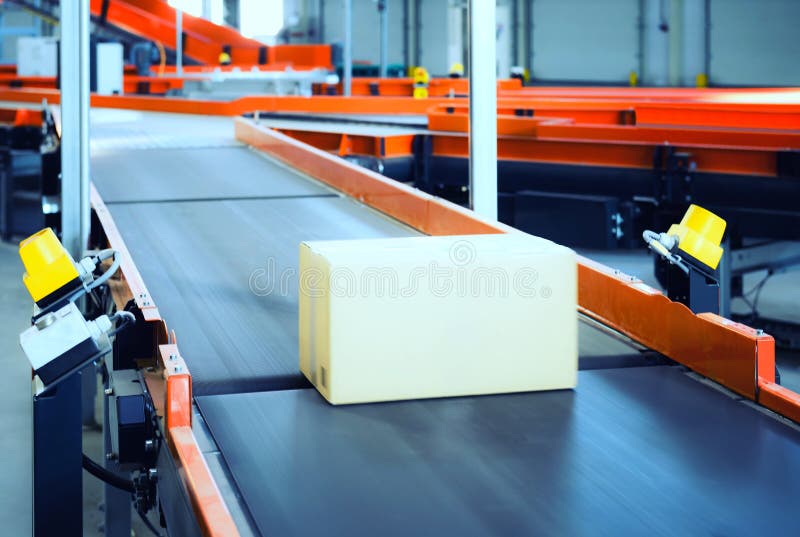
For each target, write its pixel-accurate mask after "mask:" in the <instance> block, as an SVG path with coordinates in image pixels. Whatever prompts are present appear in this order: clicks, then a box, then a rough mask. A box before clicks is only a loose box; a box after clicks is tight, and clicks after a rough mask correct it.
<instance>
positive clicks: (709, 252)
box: [667, 205, 726, 270]
mask: <svg viewBox="0 0 800 537" xmlns="http://www.w3.org/2000/svg"><path fill="white" fill-rule="evenodd" d="M725 226H726V223H725V220H723V219H722V218H720V217H719V216H717V215H715V214H714V213H712V212H711V211H708V210H706V209H703V208H702V207H699V206H697V205H690V206H689V209H688V210H687V211H686V214H685V215H684V216H683V219H682V220H681V223H680V224H673V225H672V226H671V227H670V228H669V231H667V234H668V235H676V236H678V238H679V241H678V249H679V250H681V251H683V252H685V253H686V254H688V255H690V256H692V257H693V258H695V259H696V260H698V261H699V262H701V263H703V264H704V265H706V266H708V267H710V268H711V269H712V270H716V268H717V266H719V261H720V259H721V258H722V251H723V250H722V248H721V247H720V243H721V242H722V235H723V234H724V233H725Z"/></svg>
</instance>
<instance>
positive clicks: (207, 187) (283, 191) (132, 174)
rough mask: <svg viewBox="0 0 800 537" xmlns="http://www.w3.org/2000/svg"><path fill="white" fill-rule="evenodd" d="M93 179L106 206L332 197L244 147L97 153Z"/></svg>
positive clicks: (290, 171)
mask: <svg viewBox="0 0 800 537" xmlns="http://www.w3.org/2000/svg"><path fill="white" fill-rule="evenodd" d="M92 177H93V179H94V182H95V186H96V187H97V191H98V192H99V193H100V195H101V196H102V198H103V201H105V202H106V203H116V202H133V201H172V200H175V201H177V200H208V199H220V198H225V199H236V198H264V197H269V198H273V197H292V196H319V195H329V194H331V191H330V190H328V189H327V188H325V187H323V186H321V185H319V184H317V183H314V182H312V181H309V180H307V179H304V178H303V177H302V176H301V175H299V174H298V173H297V172H294V171H292V170H289V169H287V168H284V167H282V166H280V165H278V164H276V163H275V162H273V161H267V159H266V158H265V157H264V156H263V155H262V154H259V153H257V152H255V151H252V150H250V149H248V148H246V147H212V148H191V149H181V148H166V149H133V150H127V151H125V152H121V151H106V152H99V153H98V154H95V155H93V156H92Z"/></svg>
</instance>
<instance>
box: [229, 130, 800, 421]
mask: <svg viewBox="0 0 800 537" xmlns="http://www.w3.org/2000/svg"><path fill="white" fill-rule="evenodd" d="M235 129H236V137H237V139H239V140H240V141H242V142H244V143H246V144H248V145H250V146H253V147H255V148H256V149H259V150H261V151H264V152H265V153H268V154H270V155H272V156H274V157H276V158H278V159H279V160H281V161H283V162H285V163H286V164H288V165H290V166H293V167H295V168H297V169H298V170H300V171H302V172H304V173H306V174H308V175H309V176H311V177H313V178H315V179H317V180H320V181H322V182H324V183H326V184H328V185H330V186H332V187H333V188H336V189H338V190H340V191H342V192H344V193H346V194H348V195H349V196H351V197H353V198H355V199H357V200H359V201H362V202H364V203H366V204H368V205H370V206H372V207H373V208H375V209H377V210H379V211H381V212H383V213H385V214H387V215H388V216H391V217H393V218H395V219H397V220H399V221H401V222H404V223H406V224H408V225H410V226H412V227H414V228H415V229H418V230H420V231H422V232H423V233H427V234H429V235H464V234H482V233H518V232H519V231H517V230H514V229H512V228H510V227H508V226H505V225H503V224H500V223H498V222H494V221H488V220H485V219H483V218H481V217H479V216H477V215H475V214H474V213H473V212H471V211H469V210H467V209H464V208H462V207H459V206H457V205H455V204H452V203H450V202H447V201H445V200H442V199H439V198H436V197H434V196H430V195H428V194H425V193H422V192H420V191H418V190H416V189H413V188H411V187H408V186H406V185H403V184H400V183H397V182H395V181H392V180H391V179H388V178H386V177H383V176H381V175H379V174H376V173H374V172H371V171H369V170H366V169H364V168H361V167H358V166H355V165H353V164H350V163H348V162H346V161H344V160H342V159H339V158H337V157H335V156H333V155H331V154H329V153H327V152H325V151H322V150H319V149H316V148H313V147H310V146H308V145H306V144H303V143H302V142H299V141H297V140H294V139H292V138H290V137H288V136H285V135H283V134H281V133H278V132H275V131H273V130H271V129H269V128H267V127H264V126H261V125H257V124H255V123H254V122H253V121H250V120H247V119H244V118H237V119H236V120H235ZM578 304H579V309H580V310H581V311H582V312H584V313H586V314H587V315H589V316H591V317H593V318H595V319H597V320H598V321H600V322H602V323H603V324H605V325H607V326H609V327H611V328H613V329H615V330H618V331H619V332H621V333H623V334H625V335H626V336H628V337H630V338H631V339H633V340H635V341H639V342H641V343H642V344H644V345H646V346H647V347H649V348H651V349H653V350H655V351H657V352H660V353H661V354H664V355H665V356H668V357H670V358H672V359H673V360H675V361H677V362H680V363H682V364H684V365H686V366H688V367H690V368H691V369H693V370H695V371H697V372H698V373H701V374H703V375H705V376H707V377H709V378H711V379H713V380H714V381H716V382H718V383H720V384H722V385H724V386H726V387H727V388H729V389H731V390H733V391H735V392H736V393H739V394H740V395H743V396H745V397H747V398H749V399H751V400H753V401H758V402H760V403H761V404H763V405H764V406H766V407H768V408H771V409H772V410H775V411H776V412H782V413H783V415H787V416H788V417H792V416H796V414H792V412H796V411H797V410H799V409H800V406H797V405H796V404H795V402H796V401H795V400H793V399H792V398H791V397H788V396H787V394H786V393H785V392H781V393H780V394H778V395H777V396H767V395H766V394H765V395H764V396H763V397H760V396H761V393H760V392H759V384H758V383H757V377H758V376H764V375H767V373H766V372H769V371H773V375H774V368H775V341H774V339H773V338H772V337H771V336H769V335H766V334H763V333H761V332H759V331H757V330H754V329H752V328H749V327H747V326H745V325H742V324H739V323H735V322H733V321H730V320H728V319H725V318H723V317H720V316H718V315H714V314H708V313H704V314H700V315H696V314H694V313H692V312H691V310H689V309H688V308H687V307H686V306H684V305H683V304H680V303H677V302H672V301H671V300H669V299H668V298H667V297H666V296H664V294H663V293H661V292H660V291H658V290H656V289H653V288H651V287H649V286H647V285H645V284H644V283H643V282H641V281H640V280H638V279H635V278H632V277H630V276H627V275H625V274H622V273H620V272H619V271H615V270H613V269H610V268H608V267H605V266H603V265H601V264H599V263H596V262H594V261H591V260H589V259H586V258H583V257H579V259H578ZM764 378H766V379H768V378H769V376H768V375H767V376H764ZM772 380H774V377H772ZM768 393H770V394H771V393H772V392H768ZM790 393H793V392H790ZM795 395H796V394H795ZM781 405H784V406H781ZM784 407H785V408H784ZM792 409H794V410H792Z"/></svg>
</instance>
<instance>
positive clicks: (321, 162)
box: [0, 91, 800, 536]
mask: <svg viewBox="0 0 800 537" xmlns="http://www.w3.org/2000/svg"><path fill="white" fill-rule="evenodd" d="M12 94H13V95H18V94H19V92H12ZM26 95H28V99H29V100H30V102H36V101H37V100H39V101H40V95H37V96H36V97H34V95H36V94H35V93H28V94H26ZM37 97H39V98H37ZM50 97H51V99H50V102H57V101H58V94H57V92H53V93H51V94H50ZM53 97H55V98H53ZM3 98H5V99H9V93H8V92H5V93H4V92H2V91H0V99H3ZM9 100H19V99H13V98H12V99H9ZM310 103H313V104H310ZM444 103H448V104H452V103H454V101H453V100H446V101H445V100H438V101H437V99H429V100H428V101H423V102H419V100H412V99H393V98H391V97H386V98H380V97H379V98H371V97H369V98H367V97H362V98H351V99H345V100H343V99H342V98H338V97H330V98H314V99H303V98H247V99H240V100H239V101H234V102H233V103H205V102H192V101H167V100H164V99H153V98H141V97H138V98H131V97H112V98H99V97H97V96H95V97H93V105H99V106H103V105H105V106H115V107H121V108H136V109H140V110H141V109H144V110H151V109H153V110H158V111H170V112H183V113H200V112H202V113H206V114H208V113H216V114H220V115H236V114H239V113H242V112H244V111H250V110H265V111H268V110H282V111H287V110H294V111H309V110H310V111H315V112H336V111H341V109H342V106H343V105H344V104H347V105H348V108H347V110H348V112H350V113H358V112H362V113H387V109H392V108H395V109H400V108H402V109H403V110H404V111H406V112H408V111H409V110H411V112H412V113H420V111H423V112H424V110H426V109H427V108H428V107H430V105H431V104H434V105H436V104H444ZM207 106H209V107H210V108H211V109H210V110H209V109H207V108H206V107H207ZM365 111H366V112H365ZM235 129H236V136H237V138H238V139H239V140H241V141H243V142H245V143H247V144H249V145H251V146H254V147H256V148H258V149H260V150H262V151H264V152H266V153H268V154H270V155H272V156H274V157H276V158H278V159H280V160H282V161H284V162H285V163H287V164H289V165H291V166H293V167H295V168H297V169H298V170H300V171H302V172H304V173H306V174H308V175H309V176H311V177H313V178H315V179H317V180H320V181H323V182H325V183H327V184H328V185H330V186H332V187H334V188H336V189H338V190H340V191H342V192H344V193H346V194H348V195H349V196H351V197H353V198H355V199H358V200H360V201H362V202H364V203H366V204H368V205H370V206H371V207H373V208H375V209H377V210H379V211H381V212H383V213H385V214H387V215H388V216H390V217H393V218H395V219H397V220H399V221H401V222H404V223H406V224H408V225H410V226H412V227H414V228H416V229H418V230H420V231H422V232H423V233H426V234H430V235H459V234H483V233H514V232H518V231H516V230H514V229H512V228H510V227H508V226H505V225H503V224H500V223H497V222H492V221H487V220H484V219H482V218H481V217H479V216H477V215H475V214H474V213H472V212H471V211H469V210H467V209H464V208H462V207H459V206H457V205H454V204H451V203H449V202H446V201H444V200H441V199H439V198H436V197H433V196H430V195H427V194H424V193H422V192H420V191H417V190H415V189H413V188H410V187H408V186H406V185H403V184H400V183H397V182H395V181H393V180H391V179H388V178H385V177H383V176H380V175H378V174H375V173H373V172H370V171H368V170H365V169H363V168H361V167H358V166H355V165H352V164H350V163H348V162H346V161H343V160H342V159H339V158H336V157H335V156H333V155H331V154H329V153H328V152H326V151H323V150H320V149H316V148H314V147H311V146H309V145H307V144H305V143H303V142H301V141H299V140H295V139H292V138H290V137H288V136H286V135H283V134H281V133H279V132H276V131H273V130H271V129H268V128H266V127H263V126H260V125H257V124H256V123H255V122H254V121H252V120H246V119H243V118H237V119H236V120H235ZM318 142H319V141H318ZM320 143H321V142H320ZM325 143H328V144H330V145H331V146H332V145H335V144H336V143H338V144H339V151H340V152H341V151H342V149H341V148H342V146H343V145H346V138H344V137H339V138H332V139H330V140H327V141H325ZM403 143H405V142H403ZM371 147H372V150H374V145H373V146H371ZM329 149H332V150H336V148H335V147H329ZM352 149H353V148H352V147H351V150H352ZM359 150H364V151H368V150H369V148H367V149H359ZM91 198H92V206H93V208H94V210H95V213H96V214H97V217H98V219H99V221H100V223H101V225H102V227H103V229H104V231H105V234H106V237H107V238H108V241H109V243H110V245H111V246H112V247H114V248H115V249H117V251H119V252H120V255H121V259H122V266H121V272H122V275H123V277H124V283H125V285H126V286H127V287H128V288H129V290H130V293H131V295H132V296H133V298H134V299H135V300H136V303H137V305H138V306H139V307H140V308H141V310H142V312H143V314H144V316H145V320H146V322H149V323H153V326H154V330H155V333H156V334H157V340H158V342H159V346H158V349H154V357H155V359H156V362H157V364H158V369H157V371H158V372H159V373H158V374H156V375H148V376H147V383H148V386H149V387H150V389H151V393H153V394H154V396H157V397H156V398H157V401H156V403H157V407H158V408H159V410H160V412H161V415H162V416H164V418H165V420H166V421H165V424H166V430H167V440H168V443H169V448H170V450H171V451H172V454H173V456H174V458H175V460H176V461H178V463H179V464H180V466H181V469H182V476H183V481H184V485H185V487H186V490H187V494H188V495H189V497H190V499H191V502H192V506H193V509H194V511H195V514H196V515H197V520H198V522H199V524H200V526H201V528H202V530H203V532H204V534H206V535H214V536H222V535H238V531H237V530H236V527H235V524H234V522H233V520H232V518H231V516H230V513H229V511H228V510H227V507H226V506H225V503H224V500H223V499H222V497H221V495H220V493H219V490H218V488H217V486H216V484H215V482H214V479H213V477H212V476H211V473H210V471H209V469H208V466H207V465H206V463H205V461H204V459H203V456H202V453H201V452H200V449H199V447H198V444H197V441H196V439H195V437H194V435H193V433H192V429H191V420H192V412H191V409H192V392H191V375H190V374H189V371H188V368H187V367H186V364H185V363H184V361H183V359H182V357H181V354H180V351H179V349H178V347H177V345H176V344H175V337H174V334H173V335H171V336H170V335H169V333H168V331H167V326H166V323H164V321H163V319H161V316H160V314H159V312H158V309H157V307H156V305H155V304H154V302H153V301H152V299H151V298H150V295H149V292H148V291H147V288H146V286H145V284H144V282H143V281H142V278H141V276H140V275H139V272H138V270H137V269H136V266H135V264H134V262H133V260H132V258H131V256H130V253H129V252H128V250H127V247H126V246H125V243H124V241H123V240H122V237H121V235H120V234H119V231H118V230H117V228H116V225H115V224H114V221H113V219H112V217H111V215H110V213H109V212H108V210H107V208H106V207H105V205H104V204H103V201H102V199H101V198H100V196H99V194H98V193H97V191H96V190H94V188H92V192H91ZM578 277H579V290H578V302H579V309H580V311H582V312H584V313H585V314H587V315H589V316H591V317H593V318H595V319H597V320H599V321H600V322H602V323H604V324H605V325H607V326H609V327H611V328H614V329H616V330H618V331H619V332H621V333H623V334H625V335H627V336H629V337H631V338H632V339H633V340H636V341H639V342H641V343H642V344H644V345H646V346H647V347H649V348H651V349H653V350H655V351H658V352H660V353H662V354H664V355H666V356H668V357H670V358H672V359H674V360H676V361H678V362H680V363H683V364H685V365H687V366H688V367H690V368H692V369H693V370H695V371H697V372H699V373H701V374H703V375H705V376H707V377H709V378H711V379H713V380H715V381H717V382H719V383H720V384H722V385H724V386H726V387H728V388H729V389H731V390H733V391H735V392H737V393H739V394H741V395H743V396H745V397H747V398H749V399H751V400H754V401H757V402H759V403H760V404H762V405H763V406H765V407H767V408H770V409H772V410H774V411H776V412H778V413H781V414H782V415H784V416H786V417H789V418H791V419H794V420H797V421H800V396H798V394H795V393H794V392H791V391H789V390H786V389H785V388H782V387H780V386H778V385H776V384H775V377H774V368H775V356H774V340H773V338H772V337H770V336H768V335H765V334H761V333H759V332H757V331H755V330H753V329H751V328H749V327H746V326H744V325H741V324H738V323H733V322H731V321H729V320H727V319H724V318H722V317H719V316H717V315H712V314H702V315H695V314H693V313H692V312H691V311H690V310H689V309H688V308H686V307H685V306H683V305H682V304H679V303H675V302H672V301H670V300H669V299H667V298H666V297H665V296H664V295H663V294H662V293H660V292H659V291H657V290H655V289H652V288H650V287H648V286H646V285H645V284H643V283H642V282H641V281H639V280H636V279H634V278H631V277H629V276H627V275H625V274H622V273H620V272H618V271H615V270H612V269H610V268H608V267H605V266H602V265H599V264H597V263H595V262H593V261H591V260H588V259H585V258H579V265H578Z"/></svg>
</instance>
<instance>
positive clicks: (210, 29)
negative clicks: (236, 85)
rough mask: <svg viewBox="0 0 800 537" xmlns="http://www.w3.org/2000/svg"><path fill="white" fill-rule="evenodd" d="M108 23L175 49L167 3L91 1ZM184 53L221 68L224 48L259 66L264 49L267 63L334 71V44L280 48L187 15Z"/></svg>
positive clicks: (235, 60)
mask: <svg viewBox="0 0 800 537" xmlns="http://www.w3.org/2000/svg"><path fill="white" fill-rule="evenodd" d="M104 4H105V5H106V7H107V9H106V11H105V16H106V21H108V23H110V24H112V25H114V26H116V27H118V28H120V29H122V30H124V31H126V32H129V33H131V34H134V35H138V36H141V37H143V38H145V39H148V40H151V41H158V42H160V43H162V44H163V45H164V46H166V47H170V48H172V49H175V47H176V29H175V9H174V8H173V7H171V6H170V5H169V4H168V3H167V2H164V1H163V0H91V2H90V9H91V13H92V15H93V16H94V17H101V16H102V15H103V12H104V11H103V6H104ZM183 33H184V39H183V51H184V54H185V55H186V56H187V57H189V58H192V59H194V60H196V61H199V62H201V63H205V64H208V65H219V55H220V53H221V52H223V47H224V46H226V45H227V46H229V47H230V56H231V60H232V63H234V64H237V65H258V64H259V63H260V62H259V54H260V52H259V51H260V50H261V49H263V50H265V51H266V54H267V58H266V60H267V63H277V62H282V63H286V64H290V65H293V66H297V67H298V68H309V67H320V68H324V69H331V68H332V67H333V66H332V65H331V48H330V45H276V46H272V47H265V46H264V44H263V43H261V42H259V41H256V40H254V39H249V38H246V37H244V36H242V35H241V34H240V33H239V32H237V31H236V30H233V29H232V28H228V27H225V26H221V25H218V24H214V23H212V22H210V21H207V20H205V19H203V18H202V17H194V16H192V15H189V14H188V13H184V14H183Z"/></svg>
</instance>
